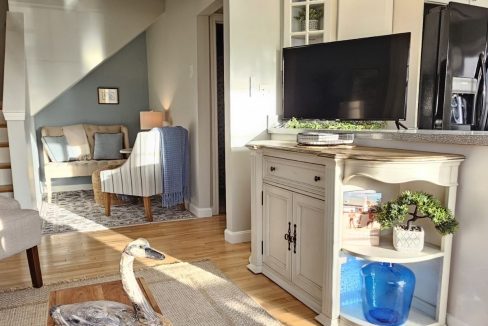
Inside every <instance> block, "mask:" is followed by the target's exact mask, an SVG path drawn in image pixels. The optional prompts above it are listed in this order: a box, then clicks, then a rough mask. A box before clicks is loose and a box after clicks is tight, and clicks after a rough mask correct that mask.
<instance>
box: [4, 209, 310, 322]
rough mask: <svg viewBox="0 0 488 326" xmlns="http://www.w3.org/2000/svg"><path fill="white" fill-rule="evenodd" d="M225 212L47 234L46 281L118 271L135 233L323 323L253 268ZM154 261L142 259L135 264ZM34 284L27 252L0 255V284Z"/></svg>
mask: <svg viewBox="0 0 488 326" xmlns="http://www.w3.org/2000/svg"><path fill="white" fill-rule="evenodd" d="M224 230H225V217H224V216H218V217H212V218H202V219H194V220H185V221H176V222H163V223H157V224H146V225H140V226H130V227H123V228H117V229H112V230H106V231H95V232H85V233H78V232H72V233H66V234H59V235H50V236H44V237H43V238H42V242H41V245H40V246H39V256H40V260H41V266H42V273H43V277H44V284H50V283H54V282H59V281H66V280H72V279H78V278H86V277H95V276H100V275H107V274H113V273H118V268H119V259H120V253H121V251H122V249H123V248H124V246H125V245H126V244H127V243H128V242H130V241H131V240H133V239H136V238H139V237H143V238H146V239H147V240H149V242H150V243H151V246H153V247H154V248H157V249H159V250H161V251H163V252H164V253H165V254H166V255H167V259H166V260H165V261H166V262H167V263H171V262H174V261H177V260H181V261H190V262H191V261H198V260H204V259H210V260H211V261H212V262H213V263H214V264H215V265H216V266H217V267H218V268H219V269H220V270H222V271H223V272H224V273H225V274H226V275H227V276H228V277H229V278H230V279H231V280H232V281H233V282H234V283H235V284H237V286H239V287H240V288H241V289H242V290H243V291H244V292H246V293H247V294H248V295H250V296H251V297H252V298H253V299H254V300H256V302H258V303H259V304H260V305H261V306H263V307H264V308H265V309H266V310H267V311H268V312H269V313H270V314H271V315H273V316H274V317H275V318H277V319H279V320H281V321H282V322H283V323H284V324H286V325H318V323H316V322H315V321H314V317H315V315H316V314H315V313H314V312H313V311H312V310H310V309H308V308H307V307H306V306H304V305H303V304H302V303H301V302H299V301H298V300H296V299H295V298H294V297H292V296H291V295H290V294H288V293H287V292H286V291H284V290H283V289H281V288H280V287H279V286H277V285H276V284H275V283H273V282H271V281H270V280H269V279H268V278H266V277H265V276H263V275H254V274H253V273H251V272H250V271H249V270H248V269H247V268H246V265H247V264H248V259H249V253H250V245H249V243H244V244H229V243H227V242H225V241H224ZM152 264H154V261H151V260H140V261H138V262H137V263H136V265H135V268H137V267H141V266H143V265H146V266H149V265H152ZM29 285H30V274H29V269H28V265H27V259H26V255H25V253H23V254H19V255H16V256H13V257H10V258H7V259H4V260H2V261H0V288H12V287H25V286H29Z"/></svg>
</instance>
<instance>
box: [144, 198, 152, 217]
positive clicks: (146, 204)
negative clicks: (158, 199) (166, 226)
mask: <svg viewBox="0 0 488 326" xmlns="http://www.w3.org/2000/svg"><path fill="white" fill-rule="evenodd" d="M144 215H145V216H146V220H147V221H148V222H152V221H153V216H152V209H151V197H144Z"/></svg>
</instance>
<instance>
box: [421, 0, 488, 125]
mask: <svg viewBox="0 0 488 326" xmlns="http://www.w3.org/2000/svg"><path fill="white" fill-rule="evenodd" d="M487 38H488V9H486V8H480V7H475V6H470V5H465V4H460V3H455V2H451V3H449V4H448V5H447V6H445V7H444V6H443V7H436V8H434V9H431V10H430V11H429V13H428V14H427V15H426V16H425V20H424V35H423V42H422V43H423V44H422V63H421V68H420V69H421V77H420V98H419V116H418V127H419V128H420V129H451V130H453V129H454V130H487V129H488V124H487V95H488V90H487V87H488V83H487V81H488V78H487V71H486V69H487V66H486V61H487Z"/></svg>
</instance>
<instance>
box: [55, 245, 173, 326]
mask: <svg viewBox="0 0 488 326" xmlns="http://www.w3.org/2000/svg"><path fill="white" fill-rule="evenodd" d="M134 257H145V258H150V259H156V260H163V259H165V256H164V254H163V253H161V252H159V251H157V250H155V249H153V248H151V247H150V246H149V242H148V241H147V240H146V239H137V240H135V241H132V242H131V243H129V244H128V245H127V246H126V247H125V249H124V251H123V252H122V258H121V259H120V275H121V279H122V286H123V288H124V291H125V293H126V294H127V296H128V297H129V299H130V301H131V302H132V307H130V306H128V305H125V304H122V303H119V302H114V301H87V302H81V303H74V304H66V305H59V306H53V307H52V308H51V309H50V314H51V317H52V319H53V321H54V324H55V325H57V326H75V325H76V326H142V325H147V326H171V322H170V321H169V320H168V319H166V318H165V317H163V316H162V315H160V314H158V313H157V312H155V311H154V310H153V308H152V307H151V305H150V304H149V302H148V301H147V299H146V297H145V296H144V294H143V293H142V291H141V288H140V287H139V284H138V283H137V280H136V277H135V275H134V268H133V264H134Z"/></svg>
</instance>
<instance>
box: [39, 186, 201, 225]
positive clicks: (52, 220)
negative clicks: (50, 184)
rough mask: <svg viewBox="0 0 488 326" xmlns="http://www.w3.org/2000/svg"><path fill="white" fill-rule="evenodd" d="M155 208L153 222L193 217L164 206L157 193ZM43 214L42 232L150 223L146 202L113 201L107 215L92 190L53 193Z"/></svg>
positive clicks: (43, 207) (42, 209)
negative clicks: (125, 202) (117, 203)
mask: <svg viewBox="0 0 488 326" xmlns="http://www.w3.org/2000/svg"><path fill="white" fill-rule="evenodd" d="M152 212H153V219H154V222H161V221H170V220H179V219H188V218H193V217H194V215H193V214H192V213H190V212H189V211H187V210H181V209H177V208H162V206H161V198H160V197H158V196H155V197H154V198H153V199H152ZM40 215H41V218H42V220H43V221H42V234H55V233H63V232H71V231H79V232H80V231H81V232H86V231H98V230H106V229H109V228H114V227H120V226H127V225H138V224H146V223H150V222H147V221H146V218H145V217H144V205H143V204H142V202H141V201H138V200H135V201H132V202H128V203H127V204H123V205H112V209H111V216H105V214H104V209H103V207H102V206H100V205H98V204H97V203H95V200H94V198H93V191H91V190H90V191H66V192H58V193H54V194H53V200H52V204H49V203H47V202H46V201H44V202H43V203H42V208H41V212H40ZM154 222H153V223H154Z"/></svg>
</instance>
